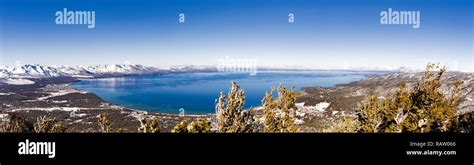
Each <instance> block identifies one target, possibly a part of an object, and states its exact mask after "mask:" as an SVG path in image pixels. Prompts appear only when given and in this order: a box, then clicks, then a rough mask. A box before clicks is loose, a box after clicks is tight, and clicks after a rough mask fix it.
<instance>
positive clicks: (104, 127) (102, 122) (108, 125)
mask: <svg viewBox="0 0 474 165" xmlns="http://www.w3.org/2000/svg"><path fill="white" fill-rule="evenodd" d="M98 122H99V126H100V129H101V131H102V132H104V133H109V132H110V131H111V130H112V122H111V121H110V120H109V114H108V113H107V112H103V113H100V115H99V120H98Z"/></svg>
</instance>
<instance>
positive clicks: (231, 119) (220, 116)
mask: <svg viewBox="0 0 474 165" xmlns="http://www.w3.org/2000/svg"><path fill="white" fill-rule="evenodd" d="M244 105H245V92H244V90H243V89H241V88H240V86H238V85H237V83H236V82H235V81H232V88H231V90H230V91H229V93H228V94H227V96H226V95H224V94H223V92H221V93H220V96H219V99H218V103H217V105H216V120H217V121H216V123H217V126H216V127H217V132H221V133H242V132H252V131H253V128H254V119H253V114H251V112H250V111H245V112H244V111H243V109H244Z"/></svg>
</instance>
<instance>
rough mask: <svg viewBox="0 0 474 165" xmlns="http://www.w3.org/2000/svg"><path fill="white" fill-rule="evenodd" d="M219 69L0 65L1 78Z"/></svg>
mask: <svg viewBox="0 0 474 165" xmlns="http://www.w3.org/2000/svg"><path fill="white" fill-rule="evenodd" d="M196 71H217V69H216V67H211V66H193V65H186V66H173V67H167V68H156V67H147V66H143V65H125V64H108V65H93V66H66V65H51V66H43V65H38V64H26V65H19V66H0V79H6V78H48V77H59V76H68V77H93V76H103V75H127V74H157V73H165V72H168V73H169V72H196Z"/></svg>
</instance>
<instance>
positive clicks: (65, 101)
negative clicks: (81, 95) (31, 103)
mask: <svg viewBox="0 0 474 165" xmlns="http://www.w3.org/2000/svg"><path fill="white" fill-rule="evenodd" d="M53 103H67V100H59V101H56V100H53Z"/></svg>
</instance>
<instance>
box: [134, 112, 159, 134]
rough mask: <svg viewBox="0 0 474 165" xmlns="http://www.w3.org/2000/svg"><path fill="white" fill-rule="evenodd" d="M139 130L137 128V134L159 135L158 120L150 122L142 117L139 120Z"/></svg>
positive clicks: (154, 119)
mask: <svg viewBox="0 0 474 165" xmlns="http://www.w3.org/2000/svg"><path fill="white" fill-rule="evenodd" d="M140 125H141V126H140V128H138V132H143V133H159V132H160V125H159V124H158V118H157V117H155V118H153V119H152V120H148V119H147V118H146V117H145V116H143V118H142V120H140Z"/></svg>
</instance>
